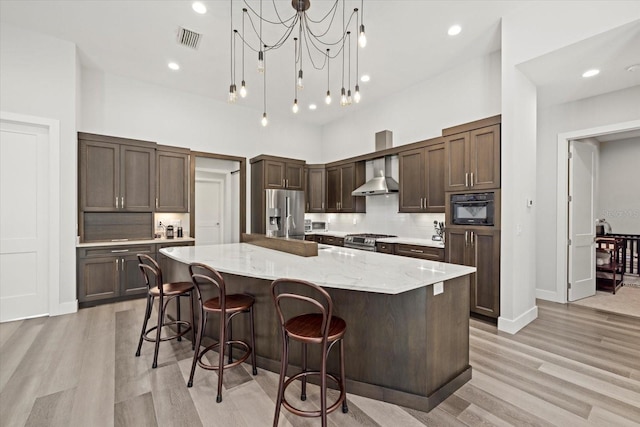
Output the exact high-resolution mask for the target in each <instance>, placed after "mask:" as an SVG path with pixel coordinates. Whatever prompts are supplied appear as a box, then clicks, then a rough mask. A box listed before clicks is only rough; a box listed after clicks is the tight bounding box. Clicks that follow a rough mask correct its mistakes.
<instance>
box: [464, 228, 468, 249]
mask: <svg viewBox="0 0 640 427" xmlns="http://www.w3.org/2000/svg"><path fill="white" fill-rule="evenodd" d="M464 245H465V246H469V232H468V231H467V230H465V231H464Z"/></svg>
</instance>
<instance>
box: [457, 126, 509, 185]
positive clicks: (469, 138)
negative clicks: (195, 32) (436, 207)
mask: <svg viewBox="0 0 640 427" xmlns="http://www.w3.org/2000/svg"><path fill="white" fill-rule="evenodd" d="M494 188H500V125H499V124H496V125H492V126H487V127H483V128H480V129H475V130H471V131H468V132H463V133H458V134H455V135H449V136H447V137H446V138H445V191H466V190H488V189H494Z"/></svg>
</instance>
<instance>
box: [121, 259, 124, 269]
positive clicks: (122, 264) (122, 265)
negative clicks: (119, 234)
mask: <svg viewBox="0 0 640 427" xmlns="http://www.w3.org/2000/svg"><path fill="white" fill-rule="evenodd" d="M120 266H121V267H122V271H124V258H122V263H120Z"/></svg>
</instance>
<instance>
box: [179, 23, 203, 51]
mask: <svg viewBox="0 0 640 427" xmlns="http://www.w3.org/2000/svg"><path fill="white" fill-rule="evenodd" d="M200 39H202V34H199V33H196V32H195V31H191V30H187V29H186V28H183V27H178V43H179V44H181V45H182V46H186V47H190V48H191V49H198V46H199V45H200Z"/></svg>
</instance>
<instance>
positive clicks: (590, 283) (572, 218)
mask: <svg viewBox="0 0 640 427" xmlns="http://www.w3.org/2000/svg"><path fill="white" fill-rule="evenodd" d="M569 153H570V156H569V239H570V240H571V243H570V244H569V250H568V265H569V268H568V275H569V278H568V279H569V295H568V299H569V301H576V300H579V299H581V298H585V297H588V296H592V295H595V294H596V267H595V262H596V249H595V166H596V163H595V162H596V147H595V146H594V145H592V144H588V143H584V142H578V141H570V142H569Z"/></svg>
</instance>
